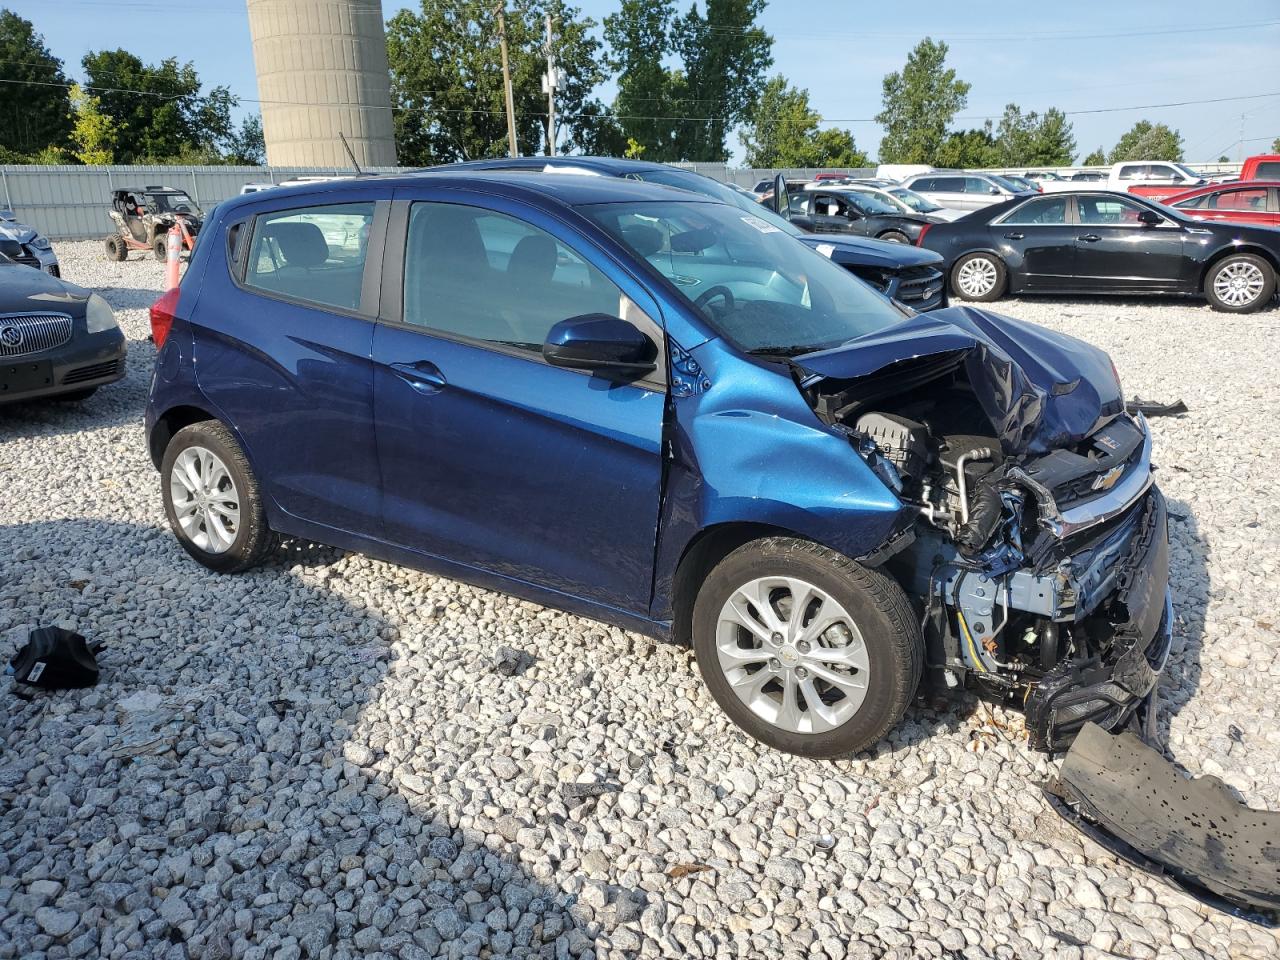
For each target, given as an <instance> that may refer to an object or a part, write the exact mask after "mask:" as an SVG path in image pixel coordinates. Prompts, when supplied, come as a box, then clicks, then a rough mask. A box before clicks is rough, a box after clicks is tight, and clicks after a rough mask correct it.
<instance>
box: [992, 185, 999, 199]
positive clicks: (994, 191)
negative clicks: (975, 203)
mask: <svg viewBox="0 0 1280 960" xmlns="http://www.w3.org/2000/svg"><path fill="white" fill-rule="evenodd" d="M991 195H992V196H993V197H998V196H1000V188H999V187H992V188H991Z"/></svg>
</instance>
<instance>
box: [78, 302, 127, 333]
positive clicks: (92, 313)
mask: <svg viewBox="0 0 1280 960" xmlns="http://www.w3.org/2000/svg"><path fill="white" fill-rule="evenodd" d="M85 326H86V327H87V329H88V331H89V332H90V333H105V332H106V331H107V330H114V329H116V328H117V327H118V326H119V324H117V323H116V315H115V314H114V313H112V312H111V306H110V304H108V303H107V301H105V300H103V299H102V298H101V297H100V296H98V295H97V294H96V293H94V294H90V295H89V306H88V308H87V309H86V311H85Z"/></svg>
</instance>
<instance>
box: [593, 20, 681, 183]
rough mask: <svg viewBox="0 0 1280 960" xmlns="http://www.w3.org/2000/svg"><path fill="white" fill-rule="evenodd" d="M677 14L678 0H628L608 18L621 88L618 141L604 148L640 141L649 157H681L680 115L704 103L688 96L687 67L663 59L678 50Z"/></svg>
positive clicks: (616, 110) (612, 65) (612, 61)
mask: <svg viewBox="0 0 1280 960" xmlns="http://www.w3.org/2000/svg"><path fill="white" fill-rule="evenodd" d="M675 19H676V16H675V0H622V5H621V9H619V10H618V12H617V13H614V14H610V15H609V16H607V17H605V18H604V38H605V43H606V44H607V45H608V48H609V56H608V66H609V69H610V70H612V71H613V72H614V73H615V74H617V83H618V93H617V96H615V97H614V100H613V110H612V114H613V116H614V118H615V119H614V125H615V127H616V131H617V132H616V134H615V135H614V136H613V139H614V140H615V141H616V142H615V143H613V144H609V143H605V144H604V145H603V146H604V150H603V151H602V152H605V153H621V152H624V151H626V150H628V149H629V148H628V146H627V145H628V144H631V143H635V144H638V145H639V146H640V147H641V148H642V149H643V150H644V153H645V157H646V158H647V159H650V160H657V161H659V162H661V161H666V160H679V159H681V157H680V150H681V145H680V143H679V134H680V121H679V120H678V119H677V118H678V117H679V116H680V115H681V112H682V111H683V110H684V109H685V108H686V107H700V106H701V105H700V104H695V103H690V102H686V93H687V88H686V83H685V77H684V72H683V71H680V70H672V69H669V68H668V67H666V66H665V65H664V64H663V61H664V59H666V58H667V57H668V56H670V55H671V54H672V52H673V50H674V39H673V34H674V27H675ZM699 115H700V116H705V115H706V114H699Z"/></svg>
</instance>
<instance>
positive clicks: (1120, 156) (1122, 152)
mask: <svg viewBox="0 0 1280 960" xmlns="http://www.w3.org/2000/svg"><path fill="white" fill-rule="evenodd" d="M1181 159H1182V135H1181V134H1180V133H1178V131H1177V130H1171V129H1170V128H1169V127H1167V126H1165V125H1164V124H1163V123H1156V124H1153V123H1152V122H1151V121H1150V120H1139V121H1138V122H1137V123H1135V124H1134V125H1133V126H1132V127H1131V128H1130V129H1129V131H1128V132H1127V133H1125V135H1124V136H1122V137H1121V138H1120V141H1119V142H1118V143H1117V144H1116V145H1115V147H1113V148H1112V150H1111V155H1110V156H1109V157H1108V161H1109V162H1110V163H1119V162H1120V161H1121V160H1169V161H1176V160H1181Z"/></svg>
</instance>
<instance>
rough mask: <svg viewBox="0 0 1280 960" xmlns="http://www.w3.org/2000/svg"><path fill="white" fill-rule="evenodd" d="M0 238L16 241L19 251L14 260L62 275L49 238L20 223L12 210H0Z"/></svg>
mask: <svg viewBox="0 0 1280 960" xmlns="http://www.w3.org/2000/svg"><path fill="white" fill-rule="evenodd" d="M0 240H14V241H16V242H17V243H18V245H19V249H20V250H21V252H20V253H19V254H17V255H15V256H14V257H13V259H14V260H15V261H16V262H18V263H21V264H25V265H26V266H28V267H35V268H37V269H39V270H43V271H44V272H45V273H47V274H49V275H50V276H53V277H60V276H62V270H61V268H60V267H59V265H58V255H57V254H56V253H54V252H53V244H51V243H50V242H49V238H48V237H45V236H43V235H42V234H41V233H40V231H38V230H36V229H35V227H29V226H27V225H26V224H25V223H21V222H20V221H19V220H18V217H17V214H15V213H14V212H13V211H12V210H0Z"/></svg>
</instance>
